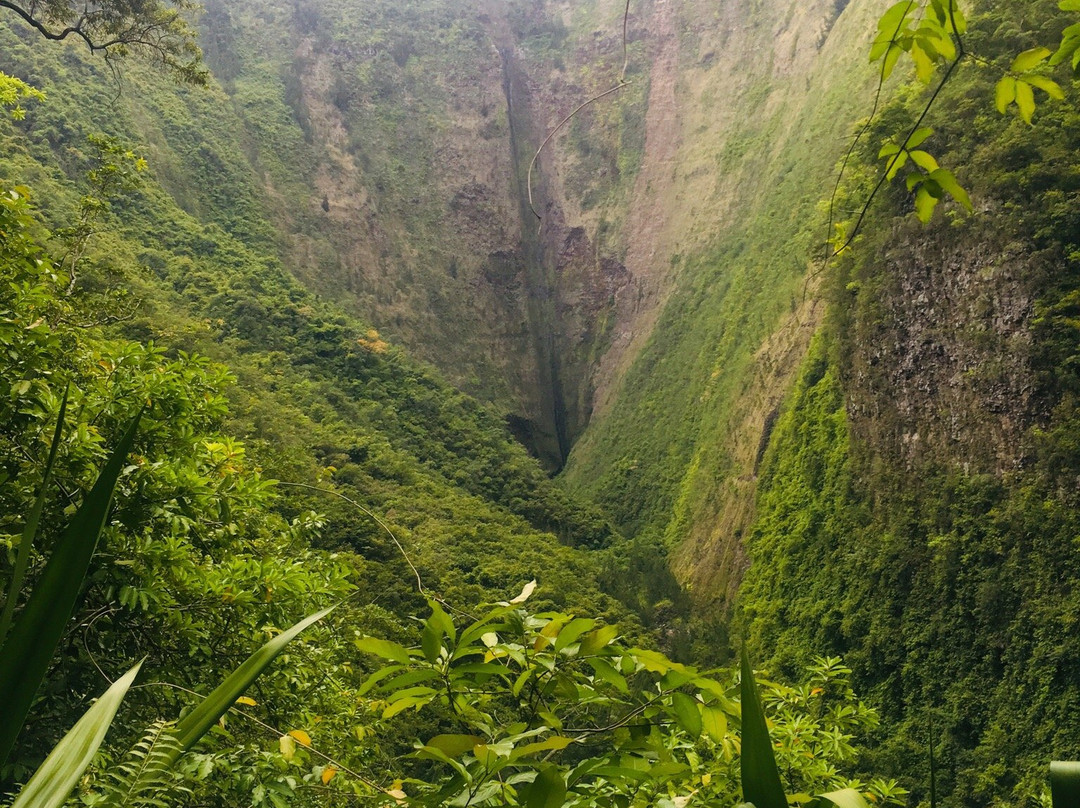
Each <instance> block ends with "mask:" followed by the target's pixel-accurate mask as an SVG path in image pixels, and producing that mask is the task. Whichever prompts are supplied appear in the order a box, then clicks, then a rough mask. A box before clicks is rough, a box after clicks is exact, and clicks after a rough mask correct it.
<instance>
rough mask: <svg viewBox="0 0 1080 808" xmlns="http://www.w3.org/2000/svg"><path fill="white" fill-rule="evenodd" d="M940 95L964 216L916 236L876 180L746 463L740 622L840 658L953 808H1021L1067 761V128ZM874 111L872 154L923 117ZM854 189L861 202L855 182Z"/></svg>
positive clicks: (785, 648)
mask: <svg viewBox="0 0 1080 808" xmlns="http://www.w3.org/2000/svg"><path fill="white" fill-rule="evenodd" d="M978 11H979V13H977V14H975V15H973V17H972V22H971V31H970V32H969V34H968V35H967V36H968V39H969V41H970V46H971V47H972V48H975V49H977V51H978V53H979V55H980V56H982V57H985V58H987V59H988V60H991V64H996V65H998V67H999V68H1001V67H1006V66H1007V65H1008V62H1009V60H1011V59H1012V58H1013V56H1014V55H1015V54H1016V53H1018V52H1020V51H1022V50H1025V49H1027V48H1030V47H1033V46H1034V45H1035V44H1037V43H1038V42H1040V41H1045V40H1047V39H1052V38H1053V35H1054V33H1055V32H1056V29H1055V26H1060V24H1061V23H1060V17H1061V15H1060V13H1059V12H1058V11H1057V8H1056V4H1053V3H1041V4H1040V3H1036V4H1029V5H1028V6H1027V7H1026V9H1025V13H1026V15H1027V19H1026V20H1025V23H1026V25H1025V26H1024V27H1023V28H1021V27H1020V26H1019V25H1018V24H1017V22H1016V18H1015V16H1014V15H1015V9H1014V8H1013V7H1012V6H1011V5H1010V4H995V3H986V4H982V5H981V6H980V7H979V10H978ZM999 75H1000V74H999V73H998V72H997V69H996V68H993V67H991V68H989V69H986V70H973V71H968V72H966V73H963V74H961V78H960V79H958V80H956V81H955V82H954V83H953V84H951V85H950V86H948V87H947V88H946V90H945V92H944V95H943V97H942V99H941V101H940V107H939V108H937V109H936V114H935V115H932V118H931V120H932V122H933V123H934V125H935V127H936V128H937V135H936V136H935V142H937V143H938V144H943V145H942V146H941V147H940V151H941V153H940V154H939V155H938V156H939V158H940V159H941V161H942V164H943V165H950V166H956V167H958V171H959V176H960V177H961V181H962V182H963V183H965V184H966V185H967V186H968V187H969V188H970V189H971V191H972V194H973V197H974V199H975V200H976V212H975V213H974V214H973V215H969V214H967V213H965V212H964V211H963V210H962V209H961V208H960V207H959V206H957V207H955V208H954V209H951V210H949V211H947V212H946V214H945V215H944V216H941V217H940V218H939V219H938V220H936V221H935V222H934V223H933V224H932V225H930V226H922V225H919V224H918V223H917V222H914V221H913V220H912V219H911V217H910V207H909V206H910V198H909V196H908V195H907V194H906V193H905V192H904V190H903V188H902V187H897V188H894V189H890V190H889V192H888V194H887V198H886V199H885V200H883V201H882V202H881V203H880V204H879V205H877V206H876V207H875V209H874V212H873V213H872V216H871V220H870V221H869V223H868V224H867V226H866V227H865V228H864V230H863V233H864V235H863V237H862V238H861V240H860V241H859V242H858V243H857V245H856V249H855V250H854V253H853V254H851V255H849V256H846V257H844V258H843V259H841V260H839V261H838V263H837V265H836V266H835V268H834V269H832V270H831V271H830V274H829V276H828V277H827V279H826V280H825V281H824V287H823V289H824V293H825V294H824V296H825V298H826V300H827V301H828V306H829V316H828V317H827V319H826V322H825V324H824V326H823V328H822V331H821V333H820V335H819V338H818V340H817V341H816V343H815V346H814V348H813V349H812V351H811V353H810V356H809V357H808V358H807V360H806V361H805V363H804V365H803V369H802V371H801V375H800V379H799V381H798V382H797V383H796V386H795V389H794V391H793V392H792V393H791V395H790V396H789V398H788V400H787V403H786V404H785V406H784V408H783V411H782V414H781V415H780V417H779V420H778V422H777V426H776V430H775V434H774V437H773V440H772V442H771V445H770V447H769V450H768V452H767V454H766V456H765V458H764V462H763V465H762V471H761V477H760V484H759V485H760V487H759V495H758V517H757V520H756V522H755V525H754V527H753V530H752V531H751V532H749V533H748V536H747V546H748V547H749V551H750V556H751V565H750V568H749V571H748V573H747V576H746V578H745V580H744V582H743V584H742V587H741V589H740V591H739V595H738V600H737V604H738V611H739V616H738V620H737V622H738V625H739V626H740V630H741V632H743V633H744V634H745V636H747V637H748V638H749V639H750V640H751V643H752V645H753V647H755V648H757V649H759V652H760V653H761V654H764V655H771V656H772V659H773V661H774V664H776V665H777V668H778V670H792V669H794V667H795V666H797V664H798V662H797V660H800V659H803V660H805V659H808V658H810V657H812V656H813V655H814V654H818V653H821V652H823V651H826V652H830V653H838V654H843V655H844V658H845V659H846V660H847V661H848V662H849V663H850V664H852V666H853V667H854V669H855V671H856V679H857V681H860V682H862V683H863V684H864V686H866V687H870V688H872V689H873V692H874V693H875V694H876V699H877V701H878V703H879V704H880V705H882V707H883V708H884V709H885V711H886V715H887V716H888V719H889V721H890V722H893V723H894V725H895V726H900V727H902V728H903V731H902V732H901V733H900V734H898V735H895V736H893V737H892V739H891V741H890V742H889V743H887V744H885V745H884V746H883V747H882V749H881V750H880V754H881V759H882V760H883V761H887V762H888V765H892V766H895V767H896V770H899V769H900V768H904V769H906V770H907V771H908V773H909V774H914V773H915V772H916V771H918V772H919V775H918V777H917V779H916V781H915V782H916V783H917V782H918V779H921V780H922V784H921V785H916V786H915V789H916V790H917V791H919V790H921V789H925V788H926V787H927V785H926V784H927V783H928V772H927V770H926V762H927V761H926V756H925V754H920V753H919V751H918V750H919V749H920V748H922V749H925V748H926V744H927V743H928V733H929V732H930V731H931V730H930V728H931V726H933V727H934V728H935V729H934V731H935V732H936V735H935V738H934V744H935V749H936V755H937V761H938V767H939V768H938V771H939V776H940V777H941V780H940V781H939V786H940V787H941V788H942V790H943V792H944V793H946V794H948V795H950V796H949V797H948V799H949V800H950V802H951V803H952V804H956V805H997V804H1027V802H1026V801H1027V800H1029V799H1030V794H1031V793H1032V792H1037V791H1038V790H1039V788H1040V787H1041V783H1042V781H1043V779H1044V777H1045V774H1044V772H1045V769H1044V767H1045V765H1046V762H1047V761H1048V760H1049V759H1051V757H1058V758H1062V757H1065V758H1070V757H1076V756H1077V755H1078V754H1080V724H1078V723H1077V720H1076V704H1077V699H1078V698H1080V678H1078V677H1080V648H1078V647H1077V645H1076V642H1075V631H1074V630H1073V627H1074V625H1075V621H1076V609H1077V601H1076V586H1077V577H1076V570H1077V564H1076V561H1077V547H1076V537H1077V535H1080V521H1078V504H1080V503H1078V502H1077V499H1076V493H1077V479H1078V478H1077V468H1076V454H1075V452H1076V441H1075V430H1076V423H1077V421H1076V419H1077V409H1076V406H1077V400H1076V390H1077V387H1076V384H1077V379H1076V367H1075V358H1076V351H1077V345H1078V341H1077V338H1078V333H1077V330H1076V320H1075V312H1076V309H1075V306H1076V300H1077V289H1078V283H1080V275H1078V272H1077V264H1076V258H1077V255H1078V253H1077V243H1076V234H1077V232H1078V231H1077V220H1076V201H1077V192H1078V190H1080V185H1078V182H1077V178H1078V174H1077V166H1076V161H1075V158H1074V154H1075V149H1076V145H1077V144H1076V142H1075V139H1076V123H1077V114H1076V111H1075V106H1074V105H1073V104H1072V103H1063V104H1060V105H1053V104H1051V105H1042V106H1040V110H1039V112H1038V114H1037V119H1036V125H1035V126H1034V127H1031V126H1029V125H1027V124H1026V123H1024V122H1023V121H1022V120H1020V119H1019V118H1018V117H1016V116H1002V115H999V114H998V113H997V112H996V111H995V110H994V109H993V108H992V106H990V104H989V102H988V100H987V99H990V98H993V86H994V84H995V82H996V81H997V80H998V78H999ZM922 100H923V99H922V96H920V95H919V94H913V95H912V96H910V97H909V99H908V100H906V101H898V102H895V103H893V104H892V105H890V106H889V107H888V108H887V109H885V110H884V112H883V115H882V118H881V119H880V120H879V121H878V122H877V124H876V126H875V128H874V129H873V130H872V132H871V133H870V135H871V136H870V137H869V138H868V140H867V145H866V147H865V150H864V151H865V153H864V154H863V155H862V158H861V159H862V161H863V162H864V164H870V163H872V162H873V161H874V159H875V157H876V153H877V146H878V144H880V142H881V140H882V139H884V138H885V137H886V136H887V135H888V127H889V126H891V125H894V123H895V122H896V121H901V120H905V119H908V118H909V116H911V115H912V113H913V111H917V110H918V109H919V106H918V105H919V104H920V103H921V102H922ZM855 185H856V189H855V190H854V193H855V196H856V197H858V196H859V195H860V194H865V193H866V192H867V187H866V186H860V184H859V183H858V182H856V183H855Z"/></svg>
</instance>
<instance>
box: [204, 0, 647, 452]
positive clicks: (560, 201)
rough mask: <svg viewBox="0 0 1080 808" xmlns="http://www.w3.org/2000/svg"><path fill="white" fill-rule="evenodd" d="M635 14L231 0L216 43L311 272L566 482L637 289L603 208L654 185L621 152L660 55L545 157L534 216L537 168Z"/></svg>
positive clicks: (217, 60) (219, 14) (611, 9)
mask: <svg viewBox="0 0 1080 808" xmlns="http://www.w3.org/2000/svg"><path fill="white" fill-rule="evenodd" d="M616 5H617V4H614V3H607V4H604V3H600V4H595V5H590V6H589V7H588V8H587V9H584V10H579V9H574V8H572V7H571V5H570V4H546V5H545V4H529V3H523V2H520V3H509V4H507V3H498V2H488V3H481V4H474V3H463V2H457V3H450V4H446V3H431V2H420V1H419V0H418V1H417V2H412V3H406V4H401V3H389V2H381V3H379V2H376V3H367V4H364V6H363V7H362V8H357V7H354V6H353V5H352V4H348V3H335V2H332V1H331V0H301V1H300V2H296V3H284V2H282V3H271V4H266V3H236V4H230V5H229V6H228V7H226V6H225V5H224V4H220V3H219V4H211V5H210V7H209V14H208V17H207V19H206V25H205V27H206V29H207V30H208V31H209V32H211V38H210V43H211V46H210V48H209V49H208V50H209V59H210V62H211V64H212V65H213V66H214V68H215V70H216V71H217V72H219V73H221V74H223V76H224V79H225V86H226V88H227V89H228V90H229V92H230V94H231V96H232V99H233V103H234V105H235V106H236V108H237V109H238V111H239V112H240V113H241V114H242V115H243V116H244V117H245V118H246V119H247V121H248V128H249V133H250V143H249V145H250V147H251V150H252V153H251V157H252V160H253V162H255V163H256V165H258V166H260V167H262V168H263V169H264V170H263V176H264V179H265V181H266V193H267V195H268V196H269V197H270V198H271V199H272V200H274V202H275V203H276V204H275V207H276V209H277V216H278V217H279V220H280V222H281V243H282V248H283V250H284V251H285V254H286V256H287V261H288V262H289V263H290V265H292V266H293V267H294V268H295V271H296V272H297V274H298V275H299V276H300V277H301V278H302V279H304V280H305V282H306V283H307V284H308V285H309V286H311V287H312V288H314V289H316V290H319V291H320V292H322V293H323V294H325V295H327V296H333V297H334V298H336V299H339V300H341V301H342V302H344V303H345V304H346V305H347V306H349V307H351V308H353V309H354V310H355V311H358V312H362V313H363V315H364V316H365V317H368V318H370V319H371V320H372V321H373V322H375V323H376V325H377V327H378V328H379V330H380V331H381V332H382V333H383V336H385V337H387V338H389V339H391V341H393V342H396V343H400V344H404V345H405V346H407V347H408V348H409V349H410V350H411V351H412V352H414V353H415V354H417V355H419V356H421V357H423V358H425V359H427V360H428V361H430V362H432V363H433V364H435V365H437V366H438V367H439V368H440V369H441V370H442V371H443V372H444V373H445V374H447V376H449V378H450V379H451V380H453V381H454V382H455V383H457V384H458V385H459V386H460V387H461V388H463V389H465V390H466V391H468V392H471V393H475V394H477V395H480V396H481V397H483V398H486V399H488V400H491V401H494V402H496V403H497V404H498V405H499V406H500V407H502V408H503V409H504V410H505V411H506V412H507V416H508V423H509V425H510V427H511V428H512V429H513V430H514V431H515V433H516V434H518V436H519V437H520V439H521V440H522V441H523V442H524V443H525V444H526V445H527V446H529V447H530V448H531V449H532V450H533V451H534V452H535V453H536V454H537V455H538V456H540V457H541V458H542V459H543V461H544V462H545V463H546V465H547V466H548V467H549V468H551V469H553V470H554V469H558V468H560V467H561V466H562V465H563V463H564V462H565V459H566V456H567V454H568V453H569V450H570V447H571V445H572V443H573V441H574V440H575V439H576V437H577V436H578V435H579V434H580V432H581V430H582V429H583V428H584V426H585V424H586V423H587V421H588V417H589V412H590V410H591V407H592V388H593V382H592V374H593V370H592V368H593V365H594V364H595V361H596V357H597V356H598V355H600V354H602V353H603V350H604V347H605V345H606V341H607V339H608V331H609V330H610V328H611V325H612V323H613V317H612V311H613V301H614V298H615V295H616V293H617V292H618V291H619V290H620V289H621V288H622V287H624V286H626V285H627V283H628V282H629V275H628V273H627V270H626V269H625V267H624V266H623V261H622V256H621V253H620V250H619V248H618V245H617V243H613V242H612V239H611V238H609V237H608V233H609V231H610V230H611V229H612V223H611V221H609V220H608V219H606V218H605V216H604V213H603V212H602V211H603V205H604V204H606V203H607V201H608V199H609V198H610V197H616V196H619V195H620V194H622V195H625V188H626V187H628V186H629V184H630V183H632V181H633V175H634V173H635V171H636V166H635V165H634V158H633V157H632V156H630V155H628V153H627V152H626V150H624V149H623V148H622V147H621V145H622V144H621V143H620V140H621V139H623V138H625V139H627V140H632V139H633V138H634V137H635V135H634V132H636V131H637V130H638V129H640V127H641V118H642V117H643V116H644V110H645V98H644V86H645V84H647V82H648V78H647V75H648V74H647V70H646V68H645V63H644V61H643V59H642V58H641V52H642V50H643V47H642V46H640V45H638V44H637V43H636V42H631V46H632V48H633V54H634V56H635V62H634V71H635V72H636V78H637V83H636V84H635V85H634V86H633V87H631V88H628V89H627V90H626V91H624V92H623V93H621V94H620V97H619V98H616V99H612V100H611V101H609V102H608V105H607V107H606V108H605V109H604V110H603V111H601V112H596V113H594V112H592V111H588V112H587V113H586V115H585V116H584V117H582V118H581V119H580V121H578V122H576V123H575V125H574V127H571V128H569V130H568V132H567V135H566V138H564V139H563V140H559V141H556V143H555V144H554V145H553V147H552V149H550V150H549V151H548V152H547V153H546V154H545V155H544V156H543V157H542V158H541V159H540V160H539V161H538V164H537V170H536V172H535V173H534V177H533V186H534V200H533V205H532V206H530V205H529V203H528V200H527V191H526V186H527V184H528V183H527V177H526V170H527V167H528V165H529V163H530V162H531V160H532V158H533V155H534V154H535V152H536V150H537V148H538V147H539V145H540V143H541V142H542V141H543V139H544V137H545V136H546V134H547V133H548V132H550V131H551V130H552V129H554V128H555V126H556V125H557V124H558V122H559V121H560V120H561V119H562V118H563V117H565V116H566V115H567V114H568V113H569V112H570V111H571V110H572V109H573V108H574V107H575V106H576V105H578V104H579V103H581V102H582V101H583V100H585V99H586V98H587V97H588V96H589V94H591V93H594V92H598V91H599V90H600V89H606V86H607V85H608V84H610V83H612V82H614V81H615V80H616V77H617V76H618V74H619V71H620V68H621V66H622V64H623V50H622V33H621V14H620V13H619V12H618V10H617V9H616ZM640 26H641V22H640V20H639V17H638V16H635V18H634V20H633V26H632V27H631V29H630V31H629V33H630V38H631V39H632V40H636V39H640V38H641V35H642V31H641V27H640ZM267 75H271V76H279V77H280V84H278V87H277V91H278V92H279V93H280V95H279V96H278V97H277V98H268V97H266V96H267V82H266V81H265V77H266V76H267ZM256 89H257V92H258V93H260V94H261V96H262V97H260V98H253V97H252V93H253V92H255V91H256ZM268 105H274V106H275V107H276V109H275V111H276V112H277V114H278V115H279V116H280V114H281V113H282V112H287V113H288V114H289V115H290V117H291V118H292V119H293V122H294V124H299V125H301V126H302V127H303V131H304V135H305V138H304V142H303V143H302V144H300V146H299V150H298V152H299V153H297V152H296V151H293V152H290V153H288V154H283V153H282V151H281V146H282V143H281V139H280V137H278V132H277V131H276V128H275V127H272V126H270V125H268V121H267V120H266V113H267V107H268ZM612 116H614V118H615V119H616V125H615V126H614V127H613V128H611V129H609V130H605V129H604V124H605V122H606V120H607V119H608V118H610V117H612ZM286 126H287V122H285V121H280V128H281V129H283V128H285V127H286ZM594 129H598V130H600V131H601V134H600V136H598V137H594V135H593V130H594ZM567 141H569V142H570V143H572V144H573V145H572V146H571V147H570V148H565V145H564V144H565V142H567ZM636 150H637V151H640V146H638V147H637V149H636ZM534 208H535V211H536V212H535V213H534V210H533V209H534ZM537 213H539V214H540V216H542V221H541V219H540V218H538V217H537V215H536V214H537Z"/></svg>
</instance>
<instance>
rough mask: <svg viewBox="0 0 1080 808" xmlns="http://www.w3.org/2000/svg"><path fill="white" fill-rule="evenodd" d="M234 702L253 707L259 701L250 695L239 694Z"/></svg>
mask: <svg viewBox="0 0 1080 808" xmlns="http://www.w3.org/2000/svg"><path fill="white" fill-rule="evenodd" d="M236 703H237V704H245V705H247V706H248V707H255V706H256V705H257V704H258V703H259V702H257V701H255V699H253V698H251V697H250V696H241V697H240V698H238V699H237V700H236Z"/></svg>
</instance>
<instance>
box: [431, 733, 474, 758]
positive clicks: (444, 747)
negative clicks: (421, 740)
mask: <svg viewBox="0 0 1080 808" xmlns="http://www.w3.org/2000/svg"><path fill="white" fill-rule="evenodd" d="M483 742H484V739H483V738H481V737H480V736H479V735H436V736H435V737H434V738H432V739H431V740H430V741H428V742H427V743H426V744H425V746H427V747H429V748H431V749H438V750H439V751H441V752H443V753H445V754H447V755H449V756H450V757H454V758H456V757H461V756H462V755H464V754H465V753H466V752H471V751H472V748H473V747H474V746H478V745H480V744H482V743H483Z"/></svg>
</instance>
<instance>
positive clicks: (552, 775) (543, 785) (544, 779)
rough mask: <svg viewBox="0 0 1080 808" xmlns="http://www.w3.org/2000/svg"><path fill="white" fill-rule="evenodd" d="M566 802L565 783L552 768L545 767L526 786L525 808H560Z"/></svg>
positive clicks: (557, 771) (560, 775)
mask: <svg viewBox="0 0 1080 808" xmlns="http://www.w3.org/2000/svg"><path fill="white" fill-rule="evenodd" d="M565 801H566V781H565V780H563V776H562V772H560V771H559V770H558V769H557V768H555V767H554V766H545V767H544V768H543V769H541V770H540V773H539V774H537V775H536V779H535V780H533V782H532V784H531V785H530V786H528V799H526V801H525V805H526V808H562V805H563V803H564V802H565Z"/></svg>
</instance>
